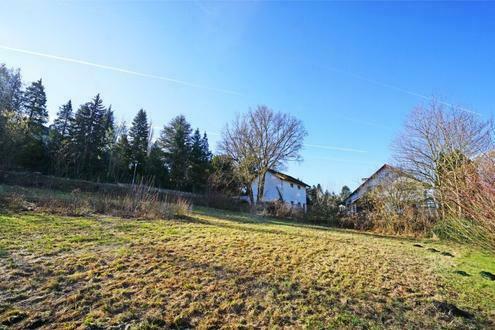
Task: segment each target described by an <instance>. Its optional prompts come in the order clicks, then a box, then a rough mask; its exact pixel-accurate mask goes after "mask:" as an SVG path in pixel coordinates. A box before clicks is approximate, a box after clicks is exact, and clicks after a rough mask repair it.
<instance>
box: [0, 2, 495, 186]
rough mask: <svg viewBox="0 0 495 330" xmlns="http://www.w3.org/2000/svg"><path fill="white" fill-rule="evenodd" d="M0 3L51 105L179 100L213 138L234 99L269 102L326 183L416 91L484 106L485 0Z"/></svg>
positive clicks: (355, 163) (364, 150) (18, 55)
mask: <svg viewBox="0 0 495 330" xmlns="http://www.w3.org/2000/svg"><path fill="white" fill-rule="evenodd" d="M0 13H2V15H1V16H2V17H1V19H0V62H4V63H6V64H7V65H9V66H12V67H20V68H21V69H22V73H23V76H24V79H25V80H27V81H32V80H35V79H38V78H40V77H42V78H43V81H44V83H45V86H46V89H47V94H48V106H49V111H50V115H51V116H53V115H54V114H55V113H56V111H57V109H58V106H59V105H60V104H62V103H64V102H66V101H67V100H68V99H72V101H73V103H74V104H76V105H79V104H81V103H83V102H85V101H87V100H89V99H90V98H91V97H93V96H94V95H95V94H96V93H101V94H102V96H103V99H104V101H105V103H106V104H112V106H113V109H114V110H115V111H116V116H117V119H119V120H126V121H127V122H130V121H131V120H132V117H133V116H134V114H135V113H136V112H137V110H139V109H140V108H144V109H146V110H147V112H148V114H149V115H150V117H151V118H152V120H153V126H155V127H157V128H159V127H162V126H163V124H165V123H167V122H168V121H169V120H170V119H171V118H172V117H174V116H175V115H177V114H180V113H182V114H184V115H186V117H187V118H188V120H189V121H190V122H191V124H192V125H193V127H199V128H200V129H202V130H206V131H207V132H208V134H209V137H210V143H211V145H212V147H213V148H215V146H216V142H217V141H218V138H219V136H218V133H219V132H220V131H221V130H222V128H223V127H224V125H225V123H226V122H227V121H229V120H231V119H233V118H234V116H235V114H236V113H241V112H244V111H246V110H247V109H248V108H249V107H254V106H256V105H258V104H266V105H268V106H269V107H272V108H273V109H275V110H280V111H284V112H289V113H291V114H293V115H295V116H297V117H298V118H300V119H301V120H303V122H304V124H305V126H306V128H307V130H308V132H309V135H308V137H307V139H306V141H305V142H306V143H307V146H306V148H305V150H304V151H303V157H304V161H303V162H302V163H300V164H297V163H293V164H289V167H288V169H287V172H288V173H289V174H291V175H294V176H296V177H299V178H300V179H302V180H304V181H306V182H308V183H309V184H316V183H321V184H323V186H325V187H327V188H329V189H331V190H339V189H340V187H341V186H342V185H343V184H347V185H349V186H350V187H351V188H355V187H356V186H357V185H358V184H359V182H360V179H361V178H363V177H366V176H368V175H370V174H371V173H372V172H373V171H374V170H376V169H377V168H378V167H379V166H381V165H382V164H383V163H384V162H389V161H390V158H391V153H390V144H391V141H392V140H393V138H394V136H395V135H396V134H397V132H398V131H399V130H400V128H401V125H402V123H403V121H404V118H405V116H406V115H407V113H408V112H409V111H410V110H411V109H412V108H413V107H414V106H415V105H417V104H420V103H422V102H427V101H426V100H425V99H424V98H423V97H422V95H423V96H426V97H430V96H432V95H436V96H438V97H440V98H441V99H442V100H444V101H445V102H449V103H454V104H459V105H462V106H464V107H469V108H471V109H473V110H474V111H477V112H479V113H480V114H481V116H483V117H484V118H488V117H490V116H491V115H492V114H493V113H494V100H495V97H494V95H495V94H494V93H495V3H490V2H475V3H460V2H450V3H449V2H441V3H438V2H436V3H427V2H410V3H409V2H400V3H393V2H362V3H358V2H355V3H354V2H353V3H347V2H251V1H249V2H236V3H228V2H203V1H191V2H159V1H157V2H151V1H150V2H148V1H101V2H97V1H80V2H79V1H70V2H55V1H45V2H44V1H36V2H34V1H33V2H22V1H2V2H0ZM9 47H10V48H16V49H20V50H24V51H28V52H35V53H39V54H33V53H31V54H30V53H22V52H19V51H15V50H12V49H8V48H9ZM43 54H45V55H50V57H46V56H41V55H43ZM60 57H63V58H68V59H73V60H78V61H85V62H90V63H95V64H99V65H103V66H108V67H113V68H117V69H123V70H129V71H133V72H136V73H139V74H143V75H138V74H133V73H129V72H123V71H116V70H112V69H111V68H108V67H97V66H93V65H90V64H83V63H76V62H68V61H66V60H64V59H62V58H60ZM159 77H161V78H159ZM168 78H170V79H175V80H179V81H170V80H167V79H168ZM157 135H158V129H155V136H157ZM321 146H323V147H321Z"/></svg>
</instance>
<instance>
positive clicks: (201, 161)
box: [189, 129, 211, 192]
mask: <svg viewBox="0 0 495 330" xmlns="http://www.w3.org/2000/svg"><path fill="white" fill-rule="evenodd" d="M210 162H211V153H210V150H209V146H208V138H207V136H206V133H205V134H204V135H203V137H201V134H200V133H199V129H196V131H194V134H193V135H192V138H191V155H190V163H191V168H190V175H189V177H190V182H191V188H192V191H193V192H201V191H204V190H205V188H206V185H207V182H208V176H209V172H210V171H209V170H210Z"/></svg>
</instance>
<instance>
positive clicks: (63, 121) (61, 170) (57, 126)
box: [48, 100, 74, 176]
mask: <svg viewBox="0 0 495 330" xmlns="http://www.w3.org/2000/svg"><path fill="white" fill-rule="evenodd" d="M73 120H74V112H73V110H72V102H71V101H70V100H69V101H68V102H67V103H66V104H63V105H62V106H60V108H59V111H58V112H57V118H55V120H54V121H53V125H52V126H51V127H50V133H49V139H48V141H49V145H48V152H49V158H50V160H51V165H52V166H51V169H52V171H53V172H54V173H55V174H56V175H62V176H63V175H66V174H67V170H68V168H67V166H66V161H65V160H66V156H67V148H68V142H69V129H70V126H71V125H72V122H73Z"/></svg>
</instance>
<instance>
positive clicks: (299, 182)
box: [268, 170, 310, 187]
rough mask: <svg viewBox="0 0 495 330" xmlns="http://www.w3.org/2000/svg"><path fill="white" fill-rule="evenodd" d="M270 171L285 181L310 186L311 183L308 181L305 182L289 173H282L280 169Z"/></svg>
mask: <svg viewBox="0 0 495 330" xmlns="http://www.w3.org/2000/svg"><path fill="white" fill-rule="evenodd" d="M268 172H270V173H272V174H273V175H275V176H276V177H278V178H279V179H282V180H284V181H290V182H293V183H295V184H298V185H301V186H305V187H309V186H310V185H309V184H307V183H304V182H302V181H301V180H299V179H296V178H294V177H292V176H290V175H287V174H284V173H281V172H279V171H275V170H268Z"/></svg>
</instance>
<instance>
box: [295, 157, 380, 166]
mask: <svg viewBox="0 0 495 330" xmlns="http://www.w3.org/2000/svg"><path fill="white" fill-rule="evenodd" d="M304 159H305V160H321V161H330V162H336V163H348V164H354V165H373V166H378V165H379V164H381V163H380V162H373V161H369V162H367V161H360V160H351V159H342V158H333V157H304Z"/></svg>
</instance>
